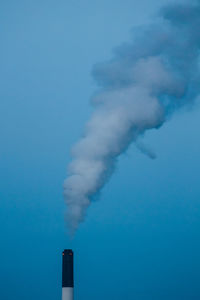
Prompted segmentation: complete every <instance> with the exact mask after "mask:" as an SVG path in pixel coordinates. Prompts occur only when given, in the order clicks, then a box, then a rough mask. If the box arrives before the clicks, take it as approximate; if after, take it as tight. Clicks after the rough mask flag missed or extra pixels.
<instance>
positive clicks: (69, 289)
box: [62, 249, 74, 300]
mask: <svg viewBox="0 0 200 300" xmlns="http://www.w3.org/2000/svg"><path fill="white" fill-rule="evenodd" d="M73 260H74V259H73V251H72V250H71V249H65V250H64V251H63V253H62V300H73V299H74V268H73Z"/></svg>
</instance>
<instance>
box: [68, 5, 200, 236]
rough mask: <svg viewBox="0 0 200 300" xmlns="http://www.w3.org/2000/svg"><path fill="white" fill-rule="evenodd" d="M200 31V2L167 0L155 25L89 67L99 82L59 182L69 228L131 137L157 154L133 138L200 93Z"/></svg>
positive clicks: (82, 215)
mask: <svg viewBox="0 0 200 300" xmlns="http://www.w3.org/2000/svg"><path fill="white" fill-rule="evenodd" d="M199 29H200V3H199V2H197V3H193V4H188V5H187V4H184V5H170V6H167V7H165V8H163V9H162V10H161V12H160V17H159V21H157V22H156V23H155V24H152V25H150V26H148V27H145V28H138V29H137V30H134V31H133V32H132V35H133V37H132V40H131V41H130V42H129V43H127V44H122V45H121V46H120V47H118V48H116V49H115V50H114V57H113V59H112V60H110V61H108V62H105V63H100V64H97V65H95V66H94V69H93V76H94V79H95V80H96V82H97V84H98V86H99V91H98V93H97V94H96V95H95V96H94V97H93V100H92V101H93V103H94V112H93V114H92V116H91V119H90V120H89V122H88V123H87V124H86V128H85V133H84V136H83V137H82V138H81V139H80V140H79V142H78V143H77V144H76V145H75V146H74V147H73V149H72V155H73V159H72V162H71V163H70V165H69V167H68V177H67V179H66V180H65V182H64V196H65V201H66V204H67V220H68V223H69V226H70V229H71V230H72V231H74V230H76V228H77V227H78V225H79V223H80V222H82V221H83V220H84V218H85V214H86V210H87V208H88V206H89V205H90V203H91V201H92V199H93V198H94V196H95V195H96V194H97V193H98V192H99V191H100V189H101V188H102V187H103V186H104V185H105V183H106V182H107V180H108V179H109V178H110V176H111V175H112V173H113V171H114V169H115V165H116V162H117V158H118V156H119V155H120V154H122V153H123V152H124V151H126V149H127V148H128V147H129V145H130V143H132V142H135V143H136V146H137V147H138V148H139V149H140V150H141V151H142V152H143V153H145V154H147V155H149V156H150V157H151V158H154V157H155V155H154V153H153V152H152V151H150V150H148V149H147V148H146V147H145V146H144V145H143V144H142V143H141V142H140V141H139V142H138V138H139V137H140V136H141V135H143V134H144V133H145V132H146V131H147V130H148V129H158V128H159V127H161V126H162V125H163V123H164V122H165V121H167V120H168V119H169V117H171V115H172V114H173V113H174V112H175V111H176V110H177V109H179V108H181V107H182V106H184V105H187V104H190V103H192V102H193V101H194V100H195V98H196V97H197V96H198V94H199V88H200V76H199V75H200V74H199V62H200V60H199V46H200V30H199Z"/></svg>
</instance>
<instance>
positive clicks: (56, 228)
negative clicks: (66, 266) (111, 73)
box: [0, 0, 200, 300]
mask: <svg viewBox="0 0 200 300" xmlns="http://www.w3.org/2000/svg"><path fill="white" fill-rule="evenodd" d="M166 3H169V1H167V0H165V1H164V0H151V1H149V0H123V1H122V0H115V1H114V0H101V1H92V0H86V1H83V0H80V1H72V0H65V1H63V0H48V1H47V0H40V1H39V0H32V1H31V0H26V1H25V0H18V1H14V0H12V1H11V0H3V1H1V2H0V39H1V47H0V86H1V87H0V166H1V178H0V230H1V235H0V239H1V240H0V291H1V296H0V298H1V299H2V300H11V299H19V300H23V299H26V300H27V299H28V300H33V299H34V300H35V299H38V300H42V299H49V300H55V299H61V259H62V258H61V251H62V250H63V249H64V248H71V247H72V248H73V249H74V251H75V282H76V291H75V300H78V299H80V300H81V299H82V300H83V299H87V300H102V299H104V300H108V299H116V300H118V299H120V300H121V299H126V300H132V299H137V300H149V299H152V300H157V299H163V300H165V299H167V300H184V299H188V300H190V299H195V300H197V299H200V284H199V278H200V260H199V253H200V234H199V227H200V183H199V170H200V159H199V153H200V136H199V127H200V107H199V105H198V103H197V104H196V106H195V107H194V108H193V109H191V111H183V112H181V113H177V114H176V115H175V116H174V117H173V119H172V120H171V121H170V122H168V123H166V124H165V125H164V126H163V127H162V128H161V129H159V130H155V131H151V132H149V133H148V134H147V135H146V137H145V140H146V143H147V144H149V145H150V146H151V147H152V148H153V149H154V150H155V151H156V153H157V155H158V158H157V159H156V160H154V161H152V160H150V159H148V158H147V157H145V156H144V155H142V154H141V153H139V152H138V150H136V149H135V147H134V146H132V147H131V148H130V149H129V150H128V152H127V153H126V154H125V155H123V156H121V157H120V159H119V163H118V168H117V171H116V173H115V174H114V176H113V177H112V179H111V180H110V182H109V184H107V185H106V187H105V188H104V189H103V191H102V193H101V200H100V201H97V202H95V203H94V204H93V206H92V207H91V208H90V209H89V211H88V216H87V219H86V221H85V223H84V224H82V225H81V226H80V229H79V231H78V232H77V234H76V236H75V238H74V240H70V239H69V237H68V236H67V235H66V228H65V224H64V211H65V204H64V201H63V196H62V184H63V180H64V178H65V175H66V166H67V163H68V162H69V161H70V147H71V146H72V144H73V143H74V142H75V141H77V139H78V138H79V137H80V135H81V133H82V130H83V125H84V123H85V121H86V120H87V119H88V117H89V115H90V112H91V108H90V105H89V98H90V96H91V94H92V93H93V92H94V91H95V88H96V86H95V83H94V81H93V79H92V77H91V75H90V74H91V69H92V66H93V64H94V63H96V62H101V61H104V60H106V59H109V58H110V57H111V56H112V48H113V47H114V46H117V45H119V44H120V43H122V42H124V41H127V40H128V39H129V36H130V34H129V33H130V29H131V27H132V26H134V25H140V24H144V23H148V22H149V20H151V18H152V16H153V18H154V14H155V13H156V11H157V9H158V8H159V7H160V6H161V5H163V4H166Z"/></svg>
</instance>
